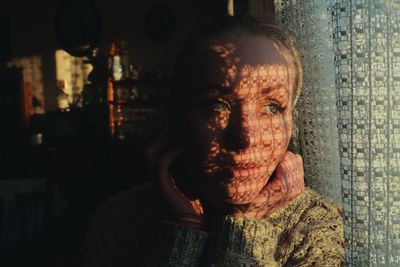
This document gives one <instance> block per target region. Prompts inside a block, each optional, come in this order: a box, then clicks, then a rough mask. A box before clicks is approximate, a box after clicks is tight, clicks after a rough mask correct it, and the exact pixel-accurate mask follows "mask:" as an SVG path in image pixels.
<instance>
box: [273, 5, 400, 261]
mask: <svg viewBox="0 0 400 267" xmlns="http://www.w3.org/2000/svg"><path fill="white" fill-rule="evenodd" d="M275 15H276V19H277V21H278V22H279V23H280V24H281V25H282V26H283V27H284V28H285V29H287V30H288V31H289V32H290V33H291V34H292V36H293V37H294V38H295V41H296V43H297V46H298V47H299V49H300V52H301V54H302V59H303V66H304V88H303V93H302V96H301V97H302V99H301V101H300V102H299V103H298V115H299V116H298V119H297V127H298V131H299V146H300V148H301V153H302V156H303V158H304V162H305V173H306V183H307V185H309V186H310V187H312V188H314V189H315V190H316V191H318V192H319V193H321V194H322V195H325V196H329V197H331V198H333V199H334V200H336V201H338V202H339V203H341V204H342V206H343V211H344V223H345V239H346V261H347V266H400V1H398V0H397V1H395V0H375V1H374V0H308V1H296V0H286V1H285V0H275Z"/></svg>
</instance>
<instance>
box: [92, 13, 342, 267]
mask: <svg viewBox="0 0 400 267" xmlns="http://www.w3.org/2000/svg"><path fill="white" fill-rule="evenodd" d="M301 76H302V70H301V66H300V61H299V58H298V55H297V53H296V50H295V49H294V47H293V44H292V42H291V41H290V39H289V38H288V37H287V36H286V35H285V34H284V33H283V32H282V30H281V29H279V28H278V27H277V26H275V25H273V24H262V23H259V22H257V21H255V20H252V19H250V18H246V19H242V20H238V19H234V18H227V19H224V20H223V21H222V22H219V23H216V24H213V25H211V27H202V28H201V29H200V30H197V31H196V32H195V33H194V34H193V35H192V36H191V37H190V38H189V39H188V41H187V42H186V43H185V45H184V47H183V49H182V50H181V53H180V54H179V55H178V61H177V64H176V68H175V72H174V75H173V83H172V87H171V88H172V91H171V96H172V99H171V105H170V108H169V111H170V118H171V129H172V130H173V131H171V132H170V134H169V137H164V138H161V139H160V140H159V141H157V142H155V143H154V144H153V145H152V146H151V147H150V148H149V149H148V151H147V152H148V157H149V159H150V160H151V161H152V162H153V164H154V166H156V169H157V175H155V176H156V177H157V179H156V182H154V183H149V184H146V185H144V186H142V187H137V188H133V189H131V190H129V191H127V192H123V193H121V194H119V195H118V196H117V197H114V198H113V199H111V200H109V201H108V202H107V203H105V204H104V205H103V206H102V207H100V208H99V209H98V212H97V214H96V216H95V218H94V220H93V224H92V227H91V230H90V232H89V238H88V243H87V246H86V249H87V252H86V264H87V265H88V266H342V265H343V263H344V241H343V223H342V217H341V210H340V209H339V207H338V206H337V205H336V204H335V203H333V202H331V201H330V200H328V199H326V198H324V197H322V196H320V195H319V194H317V193H316V192H315V191H313V190H311V189H309V188H305V187H304V173H303V164H302V158H301V156H300V155H296V154H294V153H292V152H290V151H288V146H289V141H290V137H291V133H292V114H293V109H294V107H295V104H296V102H297V99H298V97H299V94H300V88H301Z"/></svg>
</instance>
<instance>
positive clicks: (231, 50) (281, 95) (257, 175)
mask: <svg viewBox="0 0 400 267" xmlns="http://www.w3.org/2000/svg"><path fill="white" fill-rule="evenodd" d="M280 51H281V48H279V47H278V46H277V45H276V44H275V43H274V42H273V41H272V40H270V39H268V38H266V37H255V36H251V35H246V34H242V35H239V36H238V35H235V36H233V35H227V36H222V37H221V38H220V40H219V41H213V42H207V44H205V45H204V46H203V47H202V48H197V50H196V52H194V54H193V58H194V60H193V63H196V64H193V65H194V66H193V67H192V68H191V70H190V73H191V74H190V75H188V76H187V77H186V78H187V83H186V84H188V86H187V93H186V94H187V96H186V97H187V98H186V99H187V104H188V105H187V106H186V109H185V110H186V111H187V117H186V119H187V121H186V122H187V123H186V124H185V125H187V129H186V130H185V136H186V137H185V141H184V144H185V145H184V154H185V156H184V159H185V161H186V164H187V165H188V166H189V170H190V171H191V172H192V173H191V174H192V175H193V176H194V182H195V184H196V186H197V187H198V188H199V189H200V191H202V192H206V193H207V194H208V195H211V196H212V197H214V198H215V199H218V200H220V201H222V202H224V203H229V204H245V203H249V202H251V201H252V200H253V199H254V198H255V197H256V196H257V195H258V194H259V193H260V191H261V190H262V189H263V187H264V186H265V185H266V184H267V182H268V180H269V179H270V177H271V175H272V173H273V172H274V170H275V168H276V167H277V165H278V163H279V162H280V161H281V159H282V157H283V155H284V153H285V152H286V150H287V147H288V143H289V139H290V136H291V129H292V99H293V84H292V82H291V80H292V79H290V77H291V75H290V73H289V68H288V67H287V65H288V64H287V63H286V60H285V57H284V56H283V55H282V53H281V52H280Z"/></svg>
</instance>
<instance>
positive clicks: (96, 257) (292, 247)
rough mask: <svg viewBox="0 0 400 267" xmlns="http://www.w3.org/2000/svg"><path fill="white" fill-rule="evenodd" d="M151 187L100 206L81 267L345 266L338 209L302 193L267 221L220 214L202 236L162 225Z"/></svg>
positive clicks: (160, 204) (162, 213)
mask: <svg viewBox="0 0 400 267" xmlns="http://www.w3.org/2000/svg"><path fill="white" fill-rule="evenodd" d="M164 205H165V204H164V203H163V201H162V199H161V198H160V196H158V194H157V191H156V188H155V186H154V185H153V184H151V183H149V184H146V185H143V186H140V187H135V188H132V189H131V190H128V191H125V192H122V193H120V194H119V195H117V196H116V197H113V198H111V199H110V200H108V201H107V202H106V203H105V204H103V205H102V206H100V207H99V208H98V210H97V213H96V214H95V216H94V218H93V220H92V223H91V226H90V228H89V231H88V237H87V242H86V245H85V247H84V266H90V267H97V266H102V267H103V266H113V267H119V266H179V267H181V266H235V267H236V266H271V267H273V266H329V267H332V266H343V265H344V259H345V255H344V238H343V236H344V235H343V218H342V211H341V209H340V208H339V207H338V205H337V204H335V203H334V202H332V201H331V200H329V199H327V198H324V197H322V196H321V195H319V194H318V193H316V192H315V191H313V190H311V189H310V188H308V187H306V190H305V192H304V193H303V194H301V195H299V196H297V197H296V198H295V199H293V200H292V201H290V202H289V203H287V204H286V205H285V206H283V207H281V208H279V209H277V210H276V211H274V212H273V213H272V214H271V215H270V216H269V217H268V218H267V219H265V220H258V219H248V218H243V217H234V216H224V217H220V218H215V219H214V220H213V221H212V223H211V224H210V225H211V227H210V229H209V230H208V231H207V232H206V231H200V230H194V229H190V228H186V227H183V226H180V225H177V224H174V223H172V222H170V221H167V220H165V215H166V208H165V207H164Z"/></svg>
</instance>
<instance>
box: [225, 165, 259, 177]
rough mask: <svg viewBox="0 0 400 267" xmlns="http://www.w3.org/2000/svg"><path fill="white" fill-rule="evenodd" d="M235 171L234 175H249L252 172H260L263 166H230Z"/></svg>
mask: <svg viewBox="0 0 400 267" xmlns="http://www.w3.org/2000/svg"><path fill="white" fill-rule="evenodd" d="M230 169H231V170H232V172H233V176H234V177H237V176H249V175H251V174H255V173H260V171H261V167H239V168H237V167H236V168H235V167H234V168H230Z"/></svg>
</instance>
